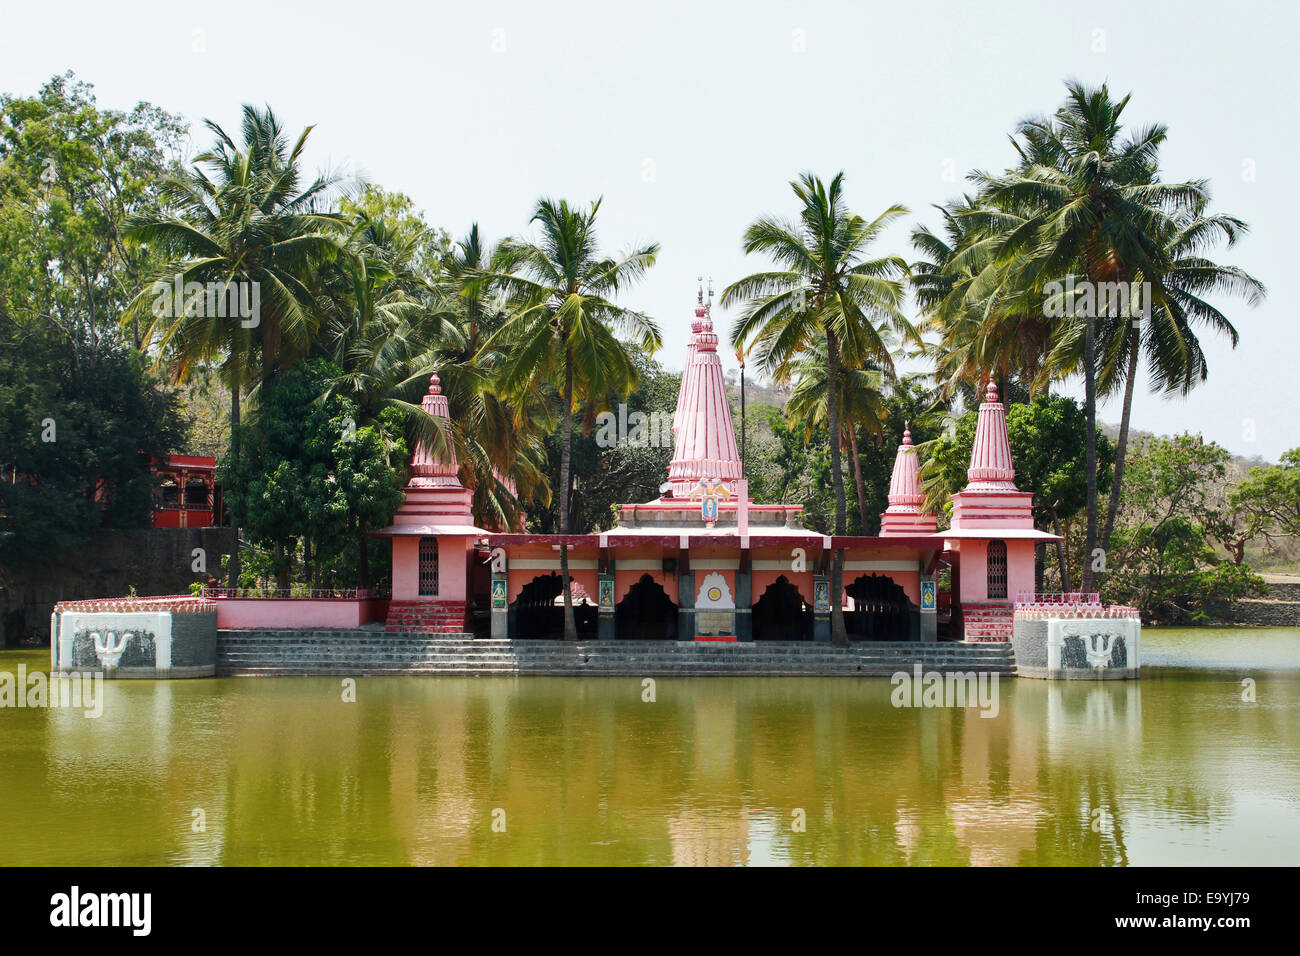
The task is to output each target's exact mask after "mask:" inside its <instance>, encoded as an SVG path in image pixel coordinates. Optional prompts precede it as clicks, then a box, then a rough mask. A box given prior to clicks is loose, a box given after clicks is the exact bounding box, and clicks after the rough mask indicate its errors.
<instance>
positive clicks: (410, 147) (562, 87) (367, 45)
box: [0, 0, 1300, 460]
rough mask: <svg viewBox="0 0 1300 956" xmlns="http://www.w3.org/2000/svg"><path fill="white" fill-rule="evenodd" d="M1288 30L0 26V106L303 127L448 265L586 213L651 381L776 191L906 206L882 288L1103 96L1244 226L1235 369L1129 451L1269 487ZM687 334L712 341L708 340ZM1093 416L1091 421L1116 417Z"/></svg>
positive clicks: (418, 20)
mask: <svg viewBox="0 0 1300 956" xmlns="http://www.w3.org/2000/svg"><path fill="white" fill-rule="evenodd" d="M1296 11H1297V5H1295V4H1290V3H1286V2H1276V3H1269V2H1259V3H1233V4H1228V3H1226V2H1223V3H1205V2H1195V3H1193V2H1187V3H1180V2H1164V3H1146V2H1142V3H1134V2H1131V0H1128V2H1119V3H1115V2H1105V0H1099V2H1092V3H1087V4H1082V3H1076V4H1073V5H1071V6H1070V7H1065V6H1062V5H1058V4H1048V3H1043V2H1023V3H1022V2H998V3H976V2H944V3H924V4H922V3H912V4H875V3H832V2H800V3H775V2H755V0H749V2H738V3H716V4H715V3H703V2H696V3H679V2H665V0H661V2H655V3H638V4H614V3H576V2H570V0H556V2H552V3H537V2H531V3H464V2H460V3H454V4H444V3H431V4H423V5H418V6H417V5H416V4H390V3H384V2H379V0H372V2H369V3H365V4H357V3H347V4H343V3H334V2H325V0H321V2H316V3H311V4H302V5H294V6H292V7H290V6H288V5H281V4H276V3H268V2H261V3H245V2H241V0H232V2H230V3H226V4H222V5H220V6H213V5H211V4H198V3H178V2H159V3H136V4H124V3H112V4H104V3H91V4H87V3H61V4H58V5H51V4H41V3H22V4H16V3H11V4H6V7H5V10H4V13H3V24H4V26H3V32H0V91H4V92H9V93H15V94H20V95H30V94H33V93H35V92H36V90H37V89H38V88H39V86H40V85H41V84H42V83H43V82H44V81H45V80H47V79H48V78H49V77H50V76H51V75H53V74H55V73H61V72H63V71H65V70H68V69H72V70H74V71H75V72H76V73H77V75H78V77H79V78H81V79H83V80H86V81H88V82H91V83H93V84H94V86H95V90H96V95H97V97H98V101H99V105H100V106H101V107H111V108H119V109H128V108H130V107H131V106H132V105H134V104H135V103H136V102H137V101H139V100H148V101H150V102H152V103H155V104H157V105H158V106H161V107H164V108H166V109H168V110H170V111H172V112H176V113H181V114H183V115H184V116H185V117H186V118H187V119H188V120H190V121H191V122H192V123H193V124H194V125H195V127H196V133H195V135H196V143H195V145H196V146H197V147H199V148H202V147H205V146H206V145H207V144H208V141H209V137H208V136H207V135H206V132H205V131H203V130H201V129H197V127H198V123H199V121H200V120H202V119H203V118H212V119H215V120H216V121H217V122H219V123H221V124H222V125H223V126H225V127H226V128H227V129H228V130H231V131H235V130H237V128H238V115H239V107H240V104H242V103H245V102H252V103H258V104H261V103H269V104H270V105H271V106H272V107H273V108H274V109H275V110H276V111H277V112H278V113H279V114H280V116H281V118H282V119H283V121H284V122H285V123H286V125H287V126H288V127H289V128H290V129H291V130H292V131H294V132H296V131H297V130H298V129H300V128H301V127H303V126H305V125H308V124H315V125H316V130H315V132H314V133H313V135H312V139H311V147H310V150H309V164H310V165H313V166H343V165H345V164H351V166H352V168H354V169H356V170H358V171H360V172H362V173H364V174H365V175H366V176H367V177H368V178H369V179H370V180H371V181H373V182H375V183H376V184H378V185H381V186H383V187H385V188H387V189H390V190H397V191H402V192H405V193H407V194H408V195H410V196H411V197H412V198H413V199H414V200H415V202H416V203H417V205H419V206H420V207H421V208H422V209H423V210H424V212H425V215H426V216H427V218H428V220H429V221H430V222H431V223H433V224H436V225H440V226H443V227H445V228H446V229H448V230H449V231H450V232H451V233H452V234H453V235H457V236H458V235H460V234H461V233H463V232H464V231H465V230H466V229H467V228H468V226H469V225H470V223H471V222H474V221H477V222H478V223H479V224H480V227H481V229H482V230H483V231H484V234H485V235H486V236H488V237H491V238H494V239H495V238H498V237H500V236H503V235H505V234H508V233H512V232H513V233H518V232H520V231H522V230H523V229H524V228H525V226H526V220H527V217H528V214H529V212H530V210H531V207H532V205H533V203H534V202H535V201H536V199H537V198H538V197H539V196H542V195H552V196H556V197H564V198H568V199H570V200H571V201H580V202H586V201H589V200H591V199H594V198H595V197H597V196H601V195H603V196H604V205H603V206H602V208H601V223H600V229H601V238H602V242H603V244H604V246H605V248H606V249H607V250H608V251H611V252H613V251H616V250H618V249H620V248H623V247H625V246H627V245H630V244H632V243H634V242H636V243H642V242H648V241H658V242H660V243H661V244H662V246H663V250H662V254H661V256H660V259H659V262H658V264H657V265H656V266H655V267H654V268H653V269H652V270H651V271H650V273H649V275H648V277H647V278H646V280H645V281H644V283H643V284H642V285H641V286H640V287H639V289H637V290H636V291H635V292H634V293H632V295H631V296H629V297H628V298H627V299H626V300H625V301H626V302H627V304H630V305H633V306H635V307H638V308H641V309H644V310H645V311H647V312H649V313H650V314H651V315H652V316H653V317H654V318H655V319H656V320H657V321H658V322H659V324H660V326H661V327H662V328H663V329H664V333H665V334H664V340H665V348H664V351H663V352H662V353H661V354H660V356H659V358H660V359H661V361H663V362H664V364H665V365H666V366H668V367H670V368H680V367H681V364H682V357H683V350H684V347H685V342H686V337H687V334H688V328H689V322H690V319H691V309H692V306H693V304H694V299H695V289H696V276H698V275H705V276H710V275H711V276H712V277H713V278H714V283H715V287H716V288H717V289H719V290H721V288H722V287H723V286H725V285H726V284H727V283H729V282H731V281H734V280H735V279H736V278H739V277H740V276H742V275H744V274H746V273H748V272H751V271H757V270H759V269H760V268H763V267H764V266H765V262H763V261H762V260H760V259H757V258H752V257H751V258H748V259H747V257H745V256H744V255H743V254H742V252H741V249H740V237H741V233H742V231H743V230H744V228H745V226H746V225H747V224H748V223H749V222H750V221H752V220H753V219H754V218H755V217H757V216H758V215H760V214H763V213H778V214H781V215H792V214H793V213H794V211H795V206H794V198H793V196H792V194H791V193H790V189H789V185H788V183H789V181H790V180H791V179H793V178H795V176H796V175H797V174H798V173H799V172H801V171H802V170H805V169H807V170H811V171H813V172H815V173H817V174H818V175H821V176H822V177H824V178H827V179H829V178H830V177H831V176H833V175H834V174H835V173H836V172H837V171H839V170H841V169H843V170H845V172H846V174H847V181H846V190H847V197H848V200H849V204H850V206H851V207H852V208H853V209H854V211H856V212H858V213H860V214H862V215H864V216H866V217H868V218H873V217H874V216H875V215H876V214H878V213H879V212H880V211H882V210H883V209H884V208H885V207H887V206H889V205H890V204H892V203H902V204H904V205H906V206H908V207H909V208H910V209H911V210H912V211H913V215H912V216H910V217H908V218H907V219H905V220H904V221H903V222H901V223H899V224H898V225H897V226H896V227H894V228H893V229H891V230H890V232H888V233H887V234H886V235H885V236H884V237H883V238H882V240H881V242H880V245H879V247H878V250H877V251H878V252H880V253H886V252H896V253H898V254H901V255H903V256H904V257H906V258H908V259H909V260H910V259H912V258H913V252H912V250H911V248H910V246H909V245H908V243H907V236H908V233H909V232H910V230H911V228H912V225H913V224H914V223H915V222H917V221H923V222H926V223H928V224H930V225H931V226H932V227H937V225H938V219H939V217H938V215H937V213H936V212H935V211H934V210H933V209H932V208H931V204H932V203H941V202H943V201H944V200H946V199H948V198H951V197H954V196H956V195H958V194H960V193H961V192H962V191H963V190H964V189H967V188H969V187H968V186H967V184H965V183H964V181H963V177H964V176H965V174H966V172H967V171H968V170H970V169H972V168H983V169H990V170H1001V169H1002V168H1004V167H1005V166H1007V165H1009V164H1010V163H1011V161H1012V158H1013V153H1012V151H1011V148H1010V145H1009V144H1008V142H1007V136H1008V134H1009V133H1010V132H1011V130H1012V128H1013V126H1014V124H1015V122H1016V121H1017V120H1018V119H1020V118H1022V117H1025V116H1027V115H1031V114H1039V113H1050V112H1051V111H1053V110H1054V109H1055V108H1056V107H1057V106H1058V105H1059V104H1060V102H1061V100H1062V98H1063V96H1064V86H1063V84H1062V81H1063V80H1064V79H1065V78H1066V77H1077V78H1079V79H1081V80H1084V81H1086V82H1092V83H1097V82H1101V81H1103V80H1108V81H1109V83H1110V85H1111V88H1112V90H1113V91H1115V92H1117V93H1121V94H1122V93H1125V92H1130V91H1131V92H1132V93H1133V100H1132V102H1131V103H1130V105H1129V109H1128V111H1127V112H1126V113H1125V119H1126V120H1127V121H1128V122H1129V123H1130V124H1133V125H1138V124H1145V123H1149V122H1152V121H1162V122H1164V123H1166V124H1167V125H1168V126H1169V139H1168V141H1167V144H1166V146H1165V147H1164V150H1163V168H1164V178H1165V179H1166V180H1171V181H1172V180H1179V179H1187V178H1208V179H1209V180H1210V181H1211V188H1212V192H1213V196H1214V200H1215V201H1214V204H1213V206H1212V210H1213V211H1218V212H1225V213H1231V214H1233V215H1236V216H1238V217H1240V218H1242V219H1245V220H1246V221H1247V222H1248V223H1249V224H1250V226H1251V229H1252V231H1251V233H1250V235H1249V236H1247V237H1246V238H1245V239H1244V240H1243V241H1242V242H1240V243H1239V244H1238V245H1237V246H1236V247H1235V248H1234V249H1231V250H1227V249H1225V248H1223V247H1221V248H1220V249H1219V250H1218V251H1217V252H1216V253H1215V254H1214V257H1215V258H1216V259H1217V261H1220V262H1225V263H1231V264H1235V265H1238V266H1241V267H1243V268H1245V269H1246V270H1247V271H1249V272H1251V273H1252V274H1254V275H1255V276H1256V277H1257V278H1259V279H1260V280H1261V281H1263V282H1264V283H1265V284H1266V285H1267V286H1268V287H1269V290H1270V293H1271V294H1270V297H1269V300H1268V301H1267V302H1266V303H1265V304H1264V305H1263V306H1261V307H1259V308H1258V309H1253V310H1252V309H1250V308H1248V307H1247V306H1245V305H1244V304H1243V303H1241V302H1240V301H1238V300H1226V301H1222V302H1220V303H1219V304H1220V305H1221V306H1223V307H1225V308H1226V310H1227V313H1228V315H1229V318H1230V319H1232V321H1233V322H1234V324H1235V325H1236V326H1237V328H1238V330H1239V332H1240V334H1241V344H1240V345H1239V346H1238V348H1237V349H1236V350H1235V351H1234V350H1232V349H1230V348H1229V347H1228V345H1227V343H1226V342H1225V341H1223V340H1220V339H1215V338H1209V337H1208V333H1206V335H1205V337H1203V339H1202V341H1203V342H1204V344H1205V346H1206V350H1207V353H1208V356H1209V360H1210V378H1209V380H1208V381H1207V382H1206V383H1205V384H1204V385H1202V386H1201V387H1199V388H1198V389H1197V390H1196V391H1194V392H1193V393H1192V395H1191V396H1190V397H1188V398H1187V399H1179V398H1174V399H1164V398H1160V397H1158V396H1152V395H1150V394H1149V393H1147V392H1145V391H1144V390H1142V389H1144V387H1145V383H1141V384H1140V385H1139V389H1140V391H1139V394H1138V397H1137V399H1136V401H1135V409H1134V424H1135V427H1138V428H1141V429H1145V430H1151V431H1156V432H1161V433H1173V432H1180V431H1188V430H1191V431H1200V432H1202V433H1203V434H1204V435H1205V436H1206V437H1207V438H1209V439H1213V440H1216V441H1218V442H1220V443H1221V444H1223V445H1225V446H1226V447H1228V448H1229V449H1231V450H1232V451H1233V452H1236V453H1238V454H1243V455H1261V456H1264V457H1266V458H1268V459H1270V460H1275V459H1276V458H1277V456H1278V455H1279V454H1280V453H1281V452H1282V451H1284V450H1286V449H1288V448H1292V447H1295V446H1298V445H1300V415H1298V414H1297V403H1295V402H1294V401H1293V400H1292V397H1291V391H1290V390H1291V388H1292V387H1293V385H1294V384H1295V382H1296V379H1297V377H1298V376H1297V372H1296V365H1297V357H1298V353H1300V350H1298V349H1297V345H1296V334H1295V328H1294V323H1295V317H1294V309H1293V308H1292V307H1291V306H1288V305H1287V302H1288V301H1289V296H1287V294H1286V288H1287V287H1286V285H1285V280H1286V276H1287V274H1288V273H1287V271H1286V267H1285V263H1286V262H1287V261H1290V260H1293V259H1294V252H1295V250H1294V242H1295V239H1294V237H1295V226H1294V220H1295V217H1296V214H1297V212H1300V209H1298V208H1297V205H1298V204H1297V200H1296V190H1295V187H1294V181H1293V180H1292V179H1291V178H1289V177H1292V176H1293V175H1294V170H1295V162H1296V157H1297V156H1300V134H1298V133H1297V124H1296V122H1295V116H1296V107H1295V97H1296V92H1297V83H1296V80H1295V74H1296V55H1295V52H1294V50H1295V46H1294V42H1293V41H1294V38H1295V36H1296V35H1297V32H1298V31H1297V28H1298V27H1300V16H1298V15H1297V12H1296ZM1288 170H1291V172H1288ZM954 174H955V175H954ZM1288 223H1290V224H1291V225H1290V226H1288ZM909 314H910V315H914V310H911V309H910V307H909ZM715 318H718V319H720V320H721V322H720V323H719V324H720V325H722V326H723V327H724V330H725V328H727V327H729V325H730V321H729V318H728V317H727V316H726V315H724V314H723V313H722V312H721V310H718V309H715ZM726 360H727V359H726V352H725V350H724V361H726ZM728 364H729V365H734V358H733V359H731V360H730V361H729V362H728ZM1073 391H1074V392H1075V393H1076V394H1078V393H1081V391H1082V389H1081V387H1080V388H1076V389H1074V390H1073ZM1101 415H1102V417H1103V419H1105V420H1108V421H1118V418H1119V408H1118V402H1116V403H1115V404H1114V405H1112V406H1108V407H1107V406H1103V408H1102V411H1101Z"/></svg>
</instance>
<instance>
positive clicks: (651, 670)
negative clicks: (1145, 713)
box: [217, 631, 1015, 677]
mask: <svg viewBox="0 0 1300 956" xmlns="http://www.w3.org/2000/svg"><path fill="white" fill-rule="evenodd" d="M916 663H920V664H921V665H922V667H924V668H926V669H933V670H984V671H992V672H997V673H1005V674H1008V675H1009V674H1012V673H1013V672H1014V668H1015V660H1014V657H1013V655H1012V653H1011V649H1010V645H1009V644H1005V643H1000V644H996V645H989V644H965V643H934V644H930V643H926V644H917V643H899V642H880V643H874V642H863V643H858V644H854V645H852V646H851V647H849V648H836V647H832V646H830V645H829V644H825V643H817V644H810V643H806V642H797V643H796V642H791V643H786V642H755V643H749V644H738V643H737V644H719V643H712V642H702V643H695V642H690V643H687V642H682V643H678V642H675V641H598V642H596V641H582V642H578V643H572V644H571V643H567V642H562V641H509V640H488V639H482V640H480V639H475V638H473V637H472V636H470V635H466V634H460V635H455V636H451V637H443V636H441V635H436V636H433V635H428V634H411V635H403V636H401V637H397V636H394V635H391V634H388V633H385V632H373V631H370V632H365V631H362V632H357V631H345V632H340V631H334V632H305V633H287V632H271V633H266V632H245V631H222V632H221V633H220V635H219V638H218V645H217V671H218V673H219V674H223V675H248V676H281V675H283V676H288V675H321V676H358V675H361V676H368V675H375V676H378V675H384V674H420V675H458V676H471V675H478V674H482V675H492V674H499V675H514V674H554V675H584V674H586V675H592V676H619V675H626V676H649V675H673V676H690V675H698V676H709V675H715V676H728V675H745V674H750V675H756V674H762V675H770V676H791V677H794V676H815V675H844V676H872V675H889V674H892V673H895V672H897V671H898V670H910V669H911V668H912V667H913V666H914V665H915V664H916Z"/></svg>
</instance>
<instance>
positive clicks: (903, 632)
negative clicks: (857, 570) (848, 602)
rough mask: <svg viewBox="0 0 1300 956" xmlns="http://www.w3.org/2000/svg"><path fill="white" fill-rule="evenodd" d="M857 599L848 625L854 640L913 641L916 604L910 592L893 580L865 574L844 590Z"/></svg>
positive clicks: (847, 618) (878, 575) (848, 614)
mask: <svg viewBox="0 0 1300 956" xmlns="http://www.w3.org/2000/svg"><path fill="white" fill-rule="evenodd" d="M844 591H845V593H846V594H848V596H849V597H851V598H853V610H852V611H848V612H845V614H844V625H845V628H846V629H847V630H848V632H849V640H851V641H907V640H911V639H912V620H911V619H912V604H911V602H910V601H909V600H908V599H907V592H906V591H904V590H903V589H902V587H900V586H899V585H898V584H897V583H896V582H895V581H894V580H893V579H892V578H890V577H887V576H885V575H880V574H872V575H865V574H864V575H862V576H861V577H859V578H857V579H856V580H855V581H854V582H853V583H852V584H850V585H849V586H848V587H846V588H845V589H844Z"/></svg>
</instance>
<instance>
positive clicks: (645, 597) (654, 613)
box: [614, 574, 677, 641]
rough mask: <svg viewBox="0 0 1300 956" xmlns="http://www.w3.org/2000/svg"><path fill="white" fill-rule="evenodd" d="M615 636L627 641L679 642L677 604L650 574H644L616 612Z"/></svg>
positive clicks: (620, 603)
mask: <svg viewBox="0 0 1300 956" xmlns="http://www.w3.org/2000/svg"><path fill="white" fill-rule="evenodd" d="M614 636H615V637H617V638H619V639H620V640H625V641H675V640H677V605H676V604H674V603H673V602H672V601H671V600H669V598H668V594H667V592H666V591H664V589H663V587H662V586H661V585H660V584H658V583H657V582H656V581H655V579H654V578H652V577H650V575H648V574H643V575H641V580H640V581H638V582H637V583H636V584H634V585H632V588H631V590H629V591H628V592H627V597H625V598H623V600H622V601H620V602H619V604H618V607H616V608H615V609H614Z"/></svg>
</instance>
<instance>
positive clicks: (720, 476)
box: [668, 286, 744, 498]
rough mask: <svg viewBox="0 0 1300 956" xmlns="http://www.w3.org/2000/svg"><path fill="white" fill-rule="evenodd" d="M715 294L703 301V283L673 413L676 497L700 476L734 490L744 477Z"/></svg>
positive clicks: (672, 466) (672, 468) (671, 466)
mask: <svg viewBox="0 0 1300 956" xmlns="http://www.w3.org/2000/svg"><path fill="white" fill-rule="evenodd" d="M711 299H712V293H711V292H710V301H709V302H707V303H706V302H705V300H704V289H703V287H702V286H701V288H700V293H699V297H698V304H697V305H696V307H695V320H694V321H693V322H692V323H691V340H690V344H689V345H688V346H687V352H686V368H685V370H684V371H683V372H682V385H681V388H680V390H679V392H678V401H677V411H676V413H675V414H674V415H673V432H674V434H675V436H676V439H675V442H674V446H673V457H672V461H671V462H669V465H668V480H669V481H670V482H671V483H672V493H673V496H674V497H678V498H685V497H688V496H689V495H690V494H691V492H692V491H693V490H694V489H695V488H696V487H697V486H698V485H699V483H700V482H701V481H708V480H710V479H712V480H715V481H717V482H720V483H721V484H722V485H723V486H724V487H726V489H727V491H728V493H730V494H735V493H736V485H735V483H736V482H737V481H738V480H740V479H741V478H742V477H744V476H743V475H742V473H741V466H740V449H739V448H738V447H737V445H736V428H735V424H734V423H733V422H732V419H731V405H730V403H729V402H728V401H727V385H726V382H725V381H724V379H723V377H722V360H721V358H719V356H718V336H717V333H715V332H714V331H713V317H712V315H711V312H712V301H711Z"/></svg>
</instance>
